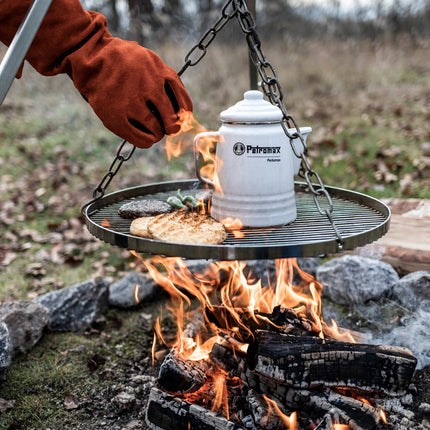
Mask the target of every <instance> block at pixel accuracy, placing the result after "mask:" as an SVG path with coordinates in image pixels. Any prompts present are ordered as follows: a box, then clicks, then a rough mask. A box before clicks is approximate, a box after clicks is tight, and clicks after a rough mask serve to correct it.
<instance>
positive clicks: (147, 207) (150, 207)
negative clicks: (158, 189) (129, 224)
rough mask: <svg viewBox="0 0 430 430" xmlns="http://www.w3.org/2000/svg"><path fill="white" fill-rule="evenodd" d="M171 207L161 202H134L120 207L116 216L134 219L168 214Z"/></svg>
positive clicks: (149, 200)
mask: <svg viewBox="0 0 430 430" xmlns="http://www.w3.org/2000/svg"><path fill="white" fill-rule="evenodd" d="M171 211H172V207H171V206H170V205H169V204H168V203H166V202H163V201H161V200H151V199H148V200H134V201H132V202H129V203H126V204H124V205H122V206H121V207H120V208H119V209H118V214H119V215H120V216H121V217H123V218H128V219H134V218H140V217H148V216H154V215H160V214H164V213H169V212H171Z"/></svg>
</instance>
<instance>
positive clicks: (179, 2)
mask: <svg viewBox="0 0 430 430" xmlns="http://www.w3.org/2000/svg"><path fill="white" fill-rule="evenodd" d="M82 3H83V4H84V6H86V7H88V8H91V9H95V10H98V11H101V12H103V13H104V14H105V15H106V16H107V17H108V21H109V26H110V29H111V31H112V32H113V33H115V34H117V35H119V36H120V37H126V38H131V39H133V40H137V41H138V42H139V43H142V44H144V43H148V42H149V43H151V44H152V43H155V42H166V41H167V40H177V39H178V38H180V39H181V40H184V38H185V39H186V38H187V37H189V36H191V37H197V36H198V35H199V33H201V32H202V31H204V30H206V29H207V28H208V24H209V23H212V22H213V21H214V19H216V18H217V17H218V16H219V14H220V11H221V9H222V6H223V5H224V4H225V3H226V1H225V0H82ZM255 3H256V9H257V16H258V31H259V33H260V34H261V36H262V37H263V39H264V40H266V41H270V40H272V39H273V38H275V39H276V40H279V39H281V40H285V39H288V38H291V37H305V38H315V37H318V38H320V37H327V36H328V37H333V36H335V37H341V38H349V37H355V38H356V37H358V38H372V39H374V38H378V37H387V36H388V37H394V38H395V37H398V36H399V35H401V34H405V33H406V34H408V36H409V37H411V38H414V37H422V36H424V35H428V34H429V33H430V1H429V0H419V1H413V0H391V1H389V0H375V1H373V2H370V1H363V0H350V1H341V0H319V1H318V0H307V1H300V0H270V1H264V0H257V1H256V2H255ZM231 37H233V38H234V39H236V40H237V38H240V34H238V33H237V32H231V31H230V32H228V31H227V32H224V35H223V36H220V38H224V40H231Z"/></svg>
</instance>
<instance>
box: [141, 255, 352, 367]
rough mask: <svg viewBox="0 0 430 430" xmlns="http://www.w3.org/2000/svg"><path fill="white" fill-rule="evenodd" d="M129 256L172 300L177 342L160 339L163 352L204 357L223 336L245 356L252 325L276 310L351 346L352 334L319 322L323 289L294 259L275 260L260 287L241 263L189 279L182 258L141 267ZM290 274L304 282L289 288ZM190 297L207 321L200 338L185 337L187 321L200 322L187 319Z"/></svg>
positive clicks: (218, 266) (220, 265) (264, 321)
mask: <svg viewBox="0 0 430 430" xmlns="http://www.w3.org/2000/svg"><path fill="white" fill-rule="evenodd" d="M132 253H133V255H135V256H136V257H138V258H139V259H140V261H141V263H142V264H143V265H144V266H145V267H146V269H147V270H148V272H149V274H150V275H151V276H152V277H153V279H154V280H155V281H156V282H157V284H159V285H161V286H162V287H163V288H164V289H165V290H166V291H167V292H168V293H169V295H170V297H171V305H169V306H167V309H168V311H169V313H170V314H171V315H172V317H173V319H174V321H175V324H176V326H177V336H176V340H175V342H174V343H173V344H172V343H170V344H168V345H167V343H166V342H165V341H164V339H162V337H160V339H161V341H162V342H163V343H165V344H166V345H167V346H169V347H171V348H176V350H177V351H178V352H179V354H180V355H181V357H182V358H184V359H191V360H194V359H202V357H208V355H209V353H210V349H211V348H212V346H213V345H214V343H215V342H217V341H219V340H220V335H222V334H223V333H224V334H225V333H229V334H230V335H232V336H233V337H234V338H235V339H236V340H238V341H239V342H238V344H237V345H234V347H235V349H236V350H238V351H245V350H246V348H247V346H244V345H243V344H245V343H246V339H247V338H249V336H252V330H251V328H250V324H251V323H252V325H253V327H254V328H255V327H258V326H259V325H261V324H267V323H268V322H269V323H271V322H270V320H269V319H268V316H267V315H269V316H270V314H271V313H272V311H273V309H274V308H275V307H277V306H279V305H282V306H283V307H285V308H292V309H293V310H294V311H295V312H296V314H297V315H298V316H299V317H301V318H303V319H305V320H306V321H307V322H308V323H309V324H310V328H311V330H312V331H313V332H314V333H317V334H318V335H319V336H320V337H321V338H325V337H328V338H335V339H339V340H345V339H347V340H349V341H352V340H353V337H352V335H351V334H349V333H346V332H343V331H342V332H341V331H340V330H339V328H338V327H337V325H336V324H335V323H334V322H332V325H331V326H328V325H327V324H326V323H325V322H324V321H323V319H322V317H321V292H322V285H321V284H320V283H319V282H318V281H316V280H315V279H314V278H313V277H312V276H311V275H309V274H307V273H306V272H303V271H302V270H301V269H300V268H299V267H298V266H297V262H296V260H295V259H282V260H276V272H277V276H276V280H275V282H274V283H273V284H270V281H269V283H268V284H267V285H263V281H262V280H261V279H257V278H255V276H254V275H253V274H252V273H247V274H246V273H245V272H246V271H245V267H246V264H245V263H244V262H239V261H233V262H228V261H227V262H226V261H224V262H223V261H219V262H212V263H209V265H208V267H207V269H206V270H205V272H203V273H200V274H193V273H191V272H190V270H189V269H188V267H187V266H186V264H185V262H184V261H183V260H182V259H181V258H175V257H167V258H163V257H159V256H156V257H154V258H153V259H152V260H150V261H145V260H144V259H142V258H140V256H139V255H138V254H137V253H135V252H132ZM294 271H296V272H298V273H299V274H300V278H301V279H302V281H301V282H300V284H298V285H295V284H294V283H293V272H294ZM190 297H194V298H195V299H197V301H198V302H199V307H200V309H197V310H196V312H197V311H199V310H200V313H203V315H204V316H205V321H200V322H199V330H200V334H199V336H194V337H193V336H189V335H186V334H184V326H185V325H186V324H187V321H188V322H189V321H190V320H193V323H194V324H196V323H197V321H198V320H197V319H196V318H194V315H193V314H192V313H191V305H192V302H191V299H190ZM264 314H267V315H264ZM214 319H215V320H216V325H215V324H214ZM220 319H221V320H222V321H221V324H219V323H220V321H219V320H220ZM157 333H161V331H160V330H158V331H157ZM197 357H199V358H197Z"/></svg>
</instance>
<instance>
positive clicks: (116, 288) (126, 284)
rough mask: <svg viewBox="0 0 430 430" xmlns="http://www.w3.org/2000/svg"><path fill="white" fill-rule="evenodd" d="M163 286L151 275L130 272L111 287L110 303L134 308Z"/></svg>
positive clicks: (151, 296) (120, 306)
mask: <svg viewBox="0 0 430 430" xmlns="http://www.w3.org/2000/svg"><path fill="white" fill-rule="evenodd" d="M159 290H161V287H160V286H159V285H157V283H156V282H155V281H154V280H153V279H152V277H151V276H150V275H147V274H141V273H135V272H132V273H128V274H127V275H125V276H124V277H123V278H122V279H120V280H119V281H117V282H114V283H113V284H111V286H110V287H109V305H111V306H117V307H119V308H123V309H129V308H134V307H136V306H138V305H139V304H140V303H142V302H145V301H148V300H150V299H151V298H153V297H154V296H155V294H156V293H157V291H159Z"/></svg>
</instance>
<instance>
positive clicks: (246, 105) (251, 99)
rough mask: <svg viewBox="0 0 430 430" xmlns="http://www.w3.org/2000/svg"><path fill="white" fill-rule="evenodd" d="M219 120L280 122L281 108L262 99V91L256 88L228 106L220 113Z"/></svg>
mask: <svg viewBox="0 0 430 430" xmlns="http://www.w3.org/2000/svg"><path fill="white" fill-rule="evenodd" d="M220 118H221V121H223V122H234V123H257V124H258V123H267V122H280V121H281V118H282V112H281V110H280V109H279V108H278V107H276V106H274V105H272V104H271V103H269V102H268V101H266V100H264V99H263V93H262V92H261V91H257V90H251V91H247V92H246V93H245V94H244V98H243V100H241V101H239V102H237V103H236V104H235V105H233V106H230V107H229V108H228V109H226V110H225V111H222V112H221V114H220Z"/></svg>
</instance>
